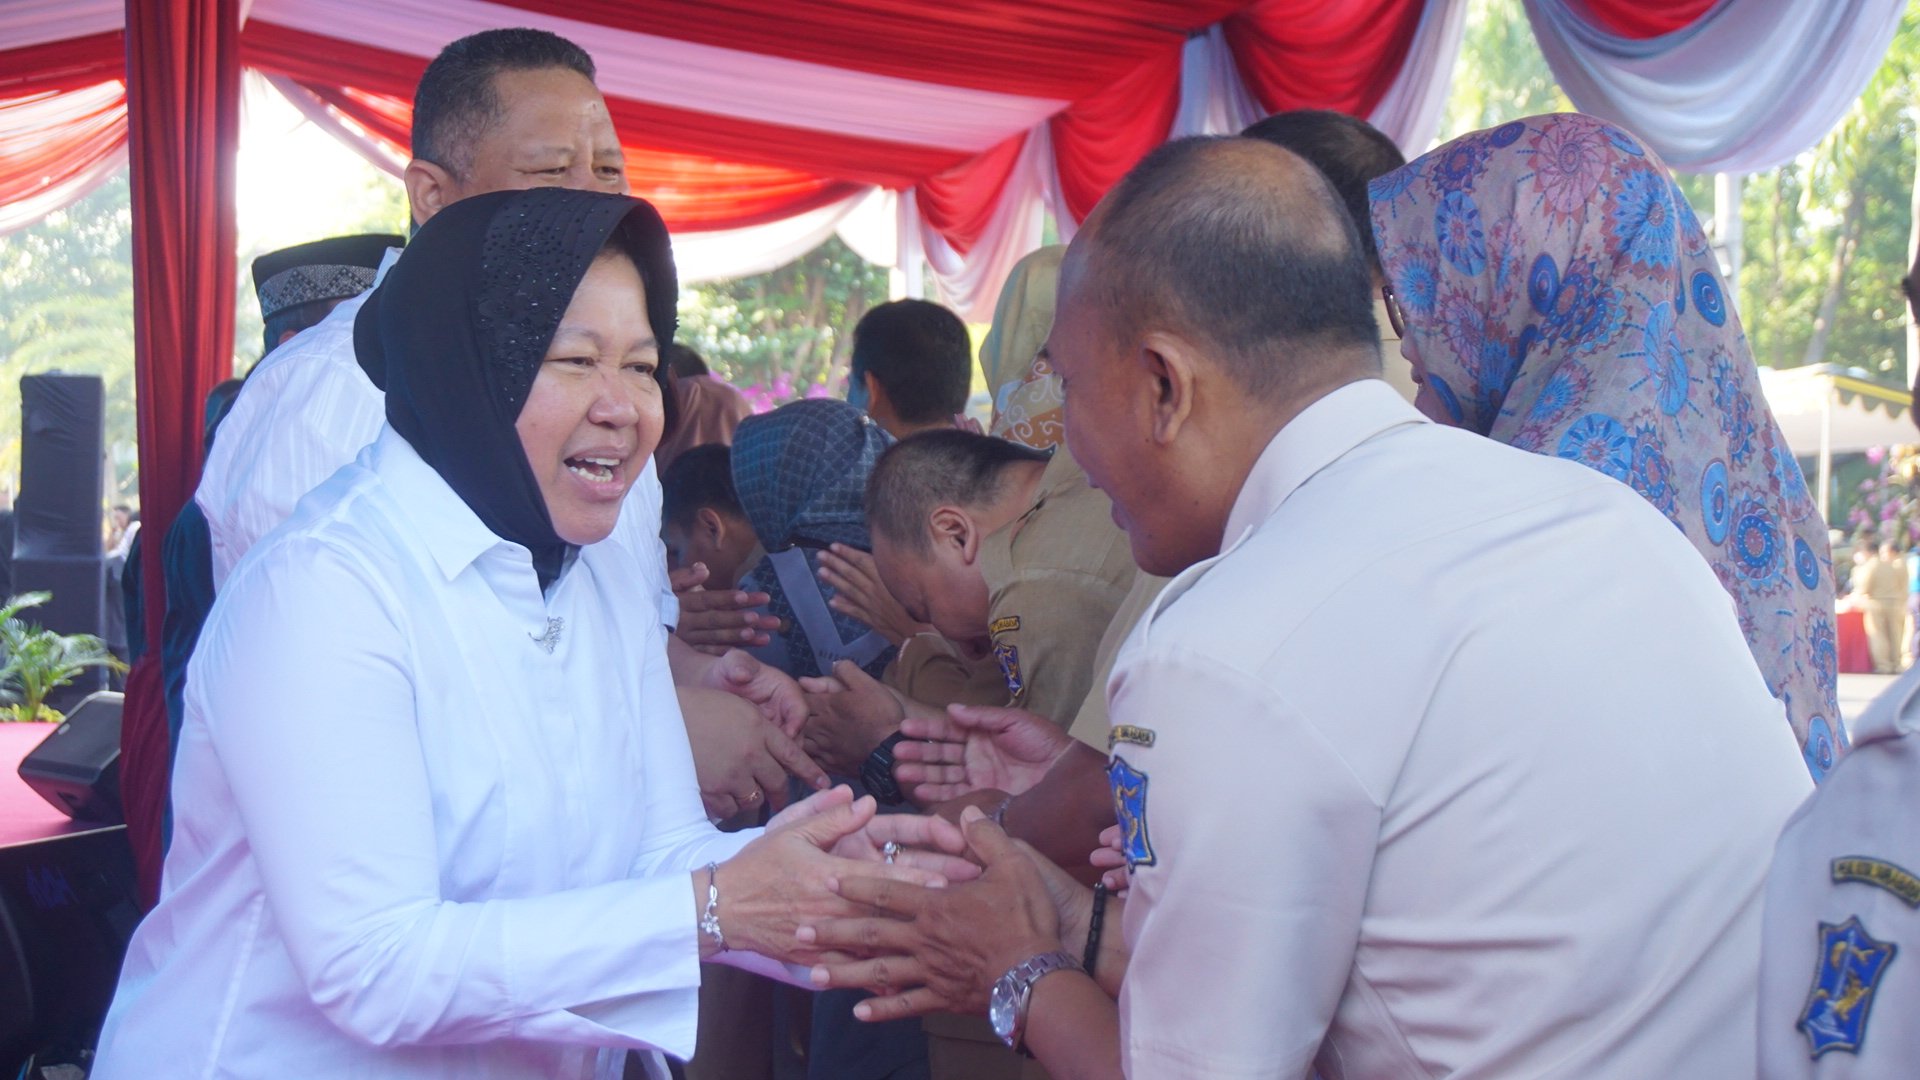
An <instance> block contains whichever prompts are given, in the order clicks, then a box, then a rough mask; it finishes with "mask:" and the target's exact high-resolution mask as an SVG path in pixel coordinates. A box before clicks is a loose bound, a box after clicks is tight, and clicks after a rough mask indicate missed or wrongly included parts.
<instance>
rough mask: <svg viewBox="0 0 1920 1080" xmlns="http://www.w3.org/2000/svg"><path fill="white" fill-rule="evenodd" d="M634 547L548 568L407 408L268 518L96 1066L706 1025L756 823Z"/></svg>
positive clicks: (311, 1058) (216, 1063)
mask: <svg viewBox="0 0 1920 1080" xmlns="http://www.w3.org/2000/svg"><path fill="white" fill-rule="evenodd" d="M632 558H633V553H632V552H631V551H629V550H627V549H626V548H625V546H624V545H623V544H622V543H621V542H620V541H618V540H617V539H609V540H608V541H605V542H603V543H600V544H595V545H591V546H589V547H586V548H583V549H581V550H580V552H579V554H578V555H577V557H576V558H575V559H574V560H573V561H572V562H571V564H570V565H569V566H568V567H567V568H566V569H565V571H564V572H563V573H562V574H561V576H560V577H559V578H558V579H557V580H556V581H555V583H554V584H553V585H552V586H551V587H550V588H549V590H548V592H547V594H546V595H544V596H543V595H542V593H541V590H540V588H539V585H538V582H537V579H536V577H535V574H534V571H533V568H532V563H531V560H530V557H529V555H528V553H527V550H526V549H525V548H523V547H520V546H519V545H516V544H511V543H508V542H506V541H504V540H501V539H500V538H499V537H497V536H495V535H494V534H493V533H492V532H490V531H489V530H488V529H487V528H486V526H485V525H483V524H482V523H481V521H480V519H479V518H478V517H477V516H476V515H475V514H474V513H473V511H472V510H471V509H469V508H468V507H467V505H466V504H465V503H464V502H463V501H462V500H461V499H460V497H459V496H458V495H457V494H455V493H454V491H453V490H452V489H451V488H449V487H448V486H447V485H446V483H445V482H444V481H443V480H441V478H440V477H439V475H438V474H437V473H435V472H434V471H433V470H432V469H431V468H430V467H429V466H428V465H427V464H426V463H425V462H424V461H422V460H421V459H420V457H419V455H418V454H416V453H415V452H414V450H413V448H412V447H411V446H410V445H408V444H407V442H406V440H404V439H403V438H401V437H400V436H399V435H397V434H395V433H394V432H393V431H392V430H391V429H385V430H383V431H382V433H381V435H380V437H379V439H378V441H377V442H375V443H374V444H373V445H372V446H370V447H368V448H367V449H366V451H365V452H364V453H363V454H362V455H361V456H360V458H359V459H358V460H357V461H356V462H354V463H353V464H352V465H350V466H349V467H347V468H345V469H342V470H340V471H339V472H338V473H337V474H336V475H335V476H333V477H332V478H331V479H330V480H328V481H327V482H326V483H325V484H324V485H322V486H321V487H320V488H319V489H318V490H316V491H315V492H314V493H313V494H312V495H310V496H309V497H308V498H307V499H306V500H304V501H303V502H302V503H301V505H300V508H299V509H298V511H297V512H296V514H295V516H294V517H293V518H292V519H290V520H289V521H288V522H287V524H286V525H285V526H283V527H282V528H281V529H279V530H278V531H277V532H275V533H274V534H273V535H272V536H270V537H269V538H268V539H267V540H265V541H263V542H262V543H260V544H259V545H257V546H255V548H254V549H253V550H252V551H251V552H249V553H248V555H247V556H246V557H245V558H244V559H242V560H241V562H240V565H239V566H238V567H236V568H235V570H234V573H233V575H232V576H231V578H229V580H228V582H227V586H226V587H225V588H223V589H222V590H221V591H220V594H219V599H218V601H217V603H216V604H215V605H214V608H213V612H212V614H211V616H210V617H209V619H208V621H207V627H206V630H205V632H204V633H203V634H202V635H201V638H200V645H199V648H198V649H197V650H196V651H195V653H194V657H193V662H192V669H191V677H190V678H189V679H188V682H187V696H186V723H185V727H184V729H183V730H182V732H181V737H180V748H179V754H178V757H177V759H176V763H175V766H174V790H175V792H176V793H177V794H176V798H175V801H174V827H173V844H172V848H171V849H170V850H169V851H168V853H167V861H166V867H165V873H164V879H163V882H162V886H161V894H162V895H161V899H160V903H159V906H158V907H157V908H155V909H154V911H153V912H152V913H151V914H149V915H148V916H147V918H146V919H145V921H144V922H142V923H141V924H140V927H139V929H138V931H137V932H136V933H135V935H134V938H133V942H132V945H131V947H130V948H129V950H128V953H127V959H126V963H125V966H124V968H123V970H122V972H121V976H120V986H119V991H118V993H117V994H116V996H115V999H114V1003H113V1007H112V1010H111V1014H110V1015H109V1017H108V1020H107V1025H106V1030H105V1032H104V1035H103V1039H102V1046H103V1053H102V1058H101V1060H100V1064H99V1067H98V1068H97V1069H96V1071H95V1074H94V1075H95V1076H97V1077H99V1078H101V1080H119V1078H132V1080H144V1078H147V1077H154V1076H161V1075H168V1076H196V1077H199V1076H206V1077H215V1076H218V1077H282V1076H314V1077H322V1076H326V1077H346V1076H379V1077H409V1078H415V1077H418V1078H443V1077H444V1078H454V1077H460V1078H473V1077H516V1078H518V1077H525V1078H529V1080H531V1078H535V1077H538V1078H540V1080H551V1078H554V1077H578V1076H582V1075H590V1074H591V1072H592V1069H593V1068H594V1064H595V1056H596V1055H595V1050H594V1048H595V1047H649V1046H651V1047H659V1048H662V1049H665V1050H667V1051H669V1052H671V1053H674V1054H677V1055H679V1056H682V1057H685V1056H688V1055H690V1054H691V1053H692V1050H693V1043H694V1027H695V1012H696V1008H697V1004H696V1002H697V990H698V987H699V984H700V965H699V961H698V940H697V933H698V931H697V929H696V915H697V912H696V910H695V906H694V899H693V892H692V889H691V888H690V879H689V874H690V873H691V872H692V871H694V870H695V869H696V868H698V867H702V866H704V865H706V863H707V862H708V861H710V860H714V861H719V860H725V859H726V858H727V857H728V856H730V855H731V854H733V853H734V852H735V851H737V850H738V849H739V848H740V847H742V846H743V845H744V844H745V843H746V842H747V841H748V840H750V839H752V838H753V837H754V836H755V835H757V831H753V832H744V833H735V834H732V835H723V834H721V833H719V832H717V831H715V830H714V828H713V827H712V826H711V825H710V824H709V823H708V821H707V818H706V815H705V813H704V811H703V809H702V806H701V802H700V794H699V791H698V790H697V786H696V783H695V779H694V771H693V760H692V756H691V753H690V751H689V750H688V746H687V737H686V732H685V730H684V728H683V725H682V721H681V717H680V711H679V708H678V705H677V702H676V700H675V697H674V690H673V685H672V682H671V681H670V678H669V675H668V672H667V664H666V654H665V650H664V630H663V629H662V627H661V625H660V624H659V622H658V621H657V620H656V619H653V618H652V617H651V610H652V609H651V607H650V605H648V604H647V603H646V602H645V599H644V595H643V594H640V593H639V592H638V589H639V588H640V586H638V585H637V584H636V583H635V582H634V580H633V576H632V572H631V560H632ZM636 657H637V658H640V659H641V660H642V662H641V663H635V662H634V658H636ZM724 911H725V908H724V900H723V906H722V912H723V918H724ZM729 955H734V954H729ZM737 959H739V960H744V961H746V962H751V961H752V959H757V958H745V957H737ZM613 1056H614V1055H607V1057H608V1059H611V1058H612V1057H613ZM656 1064H657V1060H656ZM614 1075H617V1072H616V1073H615V1074H614ZM657 1075H662V1076H664V1073H658V1074H657Z"/></svg>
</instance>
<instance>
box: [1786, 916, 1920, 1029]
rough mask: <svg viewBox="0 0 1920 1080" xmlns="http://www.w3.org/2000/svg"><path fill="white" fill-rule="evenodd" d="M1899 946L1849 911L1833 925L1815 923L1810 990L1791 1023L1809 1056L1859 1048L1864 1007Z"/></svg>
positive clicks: (1869, 1004) (1870, 1001)
mask: <svg viewBox="0 0 1920 1080" xmlns="http://www.w3.org/2000/svg"><path fill="white" fill-rule="evenodd" d="M1898 951H1899V946H1897V945H1895V944H1894V943H1893V942H1891V941H1876V940H1875V939H1874V938H1873V936H1872V935H1870V934H1868V933H1867V931H1866V928H1865V927H1863V926H1861V925H1860V917H1859V916H1858V915H1855V916H1853V917H1852V918H1850V919H1848V920H1847V921H1846V922H1843V923H1841V924H1840V925H1838V926H1835V925H1834V924H1832V923H1829V922H1823V923H1821V924H1820V957H1819V960H1818V962H1817V963H1816V964H1815V965H1814V969H1813V991H1812V992H1811V993H1810V994H1808V995H1807V1007H1806V1008H1804V1009H1802V1010H1800V1022H1799V1023H1798V1024H1796V1025H1794V1026H1795V1027H1798V1028H1799V1029H1800V1031H1801V1032H1802V1033H1803V1034H1805V1035H1806V1037H1807V1042H1808V1043H1809V1044H1810V1045H1811V1046H1812V1047H1813V1056H1814V1057H1816V1058H1817V1057H1819V1056H1820V1055H1821V1054H1824V1053H1826V1052H1827V1051H1829V1050H1845V1051H1846V1052H1847V1053H1849V1054H1854V1053H1859V1051H1860V1044H1861V1043H1862V1042H1864V1041H1865V1040H1866V1037H1867V1013H1868V1012H1869V1011H1870V1010H1871V1009H1872V1008H1873V995H1874V991H1876V990H1878V989H1879V987H1880V977H1881V976H1882V975H1885V974H1886V973H1887V965H1888V964H1890V963H1892V962H1893V957H1894V954H1895V953H1896V952H1898Z"/></svg>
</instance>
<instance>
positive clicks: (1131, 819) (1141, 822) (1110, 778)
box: [1107, 757, 1153, 867]
mask: <svg viewBox="0 0 1920 1080" xmlns="http://www.w3.org/2000/svg"><path fill="white" fill-rule="evenodd" d="M1107 783H1108V784H1109V785H1111V786H1112V788H1113V813H1114V816H1115V817H1117V818H1119V819H1120V854H1122V855H1125V856H1126V857H1127V865H1128V866H1129V867H1137V866H1152V865H1153V841H1152V840H1151V839H1150V838H1149V837H1148V836H1147V774H1146V773H1143V772H1141V771H1140V770H1139V769H1136V768H1134V767H1133V766H1131V765H1129V764H1127V759H1126V758H1123V757H1115V758H1114V759H1113V760H1112V761H1110V762H1108V763H1107Z"/></svg>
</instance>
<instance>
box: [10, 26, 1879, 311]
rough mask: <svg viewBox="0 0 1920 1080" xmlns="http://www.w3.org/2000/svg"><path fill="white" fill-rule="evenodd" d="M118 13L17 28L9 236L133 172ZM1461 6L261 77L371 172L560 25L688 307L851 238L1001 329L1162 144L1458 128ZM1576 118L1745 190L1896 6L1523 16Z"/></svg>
mask: <svg viewBox="0 0 1920 1080" xmlns="http://www.w3.org/2000/svg"><path fill="white" fill-rule="evenodd" d="M123 2H124V0H12V2H10V3H9V4H7V5H6V6H5V7H4V9H0V230H5V229H9V228H16V227H19V226H20V225H23V224H26V223H29V222H31V221H34V220H37V219H38V218H39V217H40V216H43V215H44V214H45V213H46V212H48V211H49V210H51V209H53V208H55V207H57V206H60V205H64V204H65V203H66V202H68V201H71V200H72V199H73V198H77V197H78V196H79V195H80V194H82V193H84V192H85V191H86V190H88V189H89V188H90V187H91V186H92V185H93V184H95V183H98V182H99V181H100V180H101V179H102V178H104V177H105V176H106V175H109V174H110V173H111V172H112V171H113V170H114V169H115V168H117V167H118V165H119V163H120V162H121V161H122V160H123V159H124V131H125V125H124V114H125V101H124V95H123V93H122V91H121V86H122V83H121V79H122V77H123V75H124V63H125V61H124V57H125V45H124V34H123V28H124V25H125V14H124V6H123ZM1465 6H1466V5H1465V0H1257V2H1255V0H1192V2H1182V0H1057V2H1054V3H1047V4H1034V3H1028V2H1025V0H972V2H968V3H957V4H951V5H939V6H930V5H922V4H914V3H909V2H906V0H822V2H819V3H809V4H805V5H794V4H789V3H786V2H784V0H721V2H716V3H709V4H699V5H689V4H684V3H677V2H673V0H639V2H619V0H500V2H483V0H465V2H441V0H378V2H376V0H253V3H252V4H251V6H250V8H249V10H248V12H247V21H246V25H245V27H244V28H243V30H242V33H241V37H240V41H241V57H242V62H243V63H244V64H245V65H246V66H247V67H249V68H251V69H254V70H257V71H260V72H262V73H264V74H266V75H267V76H269V77H270V78H271V80H272V82H273V84H274V85H275V86H276V87H277V88H279V89H280V91H281V92H282V93H285V94H286V95H288V96H289V97H290V98H292V99H293V100H294V101H295V103H296V104H297V105H299V106H300V107H301V108H302V109H304V110H306V111H307V113H308V115H310V116H312V117H314V118H315V119H316V120H317V121H319V122H321V123H322V124H324V125H325V126H326V127H327V128H328V129H329V130H331V131H333V132H334V133H335V134H337V135H339V136H340V137H342V138H343V139H345V140H346V141H348V142H349V143H350V144H351V145H353V146H355V147H356V148H357V149H359V150H360V152H361V153H363V154H365V155H366V156H367V157H368V158H369V159H370V160H373V161H375V162H376V163H378V164H380V165H382V166H383V167H385V168H388V169H397V168H398V166H399V165H400V164H401V163H403V162H404V160H405V157H406V142H407V126H408V121H409V112H410V110H409V108H408V101H409V98H410V97H411V94H412V89H413V84H414V82H415V81H416V80H417V79H418V77H419V73H420V71H421V70H422V68H424V66H425V64H426V61H427V59H428V58H429V57H431V56H432V55H433V53H434V52H435V51H437V50H438V48H439V47H440V46H441V45H443V44H445V43H446V42H447V41H449V40H452V39H453V38H455V37H458V36H460V35H462V34H465V33H468V32H471V31H473V30H478V29H483V28H486V27H492V26H507V25H532V26H542V27H546V28H549V29H552V30H555V31H557V32H559V33H561V34H564V35H566V36H568V37H570V38H572V39H574V40H575V41H578V42H579V43H581V44H582V45H584V46H585V47H586V48H587V49H588V50H589V51H590V52H592V53H593V54H594V56H595V59H596V60H597V62H598V64H599V66H600V71H601V79H600V81H601V84H602V87H603V88H604V89H605V91H606V92H607V95H608V100H609V104H610V106H611V107H612V110H613V114H614V119H615V123H616V126H617V127H618V128H619V129H620V131H621V132H622V134H623V136H624V137H625V138H626V139H627V140H628V143H629V145H628V161H629V171H630V173H631V174H632V176H631V179H632V182H633V186H634V190H635V191H636V192H638V193H641V194H644V195H645V196H646V197H648V198H649V199H651V200H652V201H654V202H655V203H656V204H657V205H659V206H660V207H661V209H662V212H663V213H664V214H665V215H666V217H667V219H668V221H669V222H670V224H671V225H672V226H673V228H674V230H675V232H676V235H677V237H679V238H682V239H681V240H680V242H679V243H678V245H677V246H679V247H680V248H681V249H682V257H683V261H684V262H686V263H687V267H686V270H687V275H686V276H687V278H688V280H699V279H701V278H707V277H718V276H728V275H734V274H741V273H751V272H754V271H756V270H762V269H767V268H770V267H771V266H773V265H778V263H779V261H781V260H783V259H785V258H790V257H792V256H793V255H795V254H798V253H799V252H801V251H804V250H806V248H807V247H809V246H811V244H812V243H815V242H818V241H819V240H821V239H824V238H825V237H826V236H827V235H828V234H829V233H831V232H833V231H836V230H838V231H840V232H841V233H842V235H844V236H846V238H847V239H848V240H849V241H850V242H852V243H854V244H855V246H856V248H857V249H859V250H860V251H861V252H862V254H863V255H866V256H868V257H869V258H872V259H874V261H877V262H881V263H883V264H887V265H900V266H904V267H908V268H910V269H917V268H918V267H919V266H920V265H921V261H922V260H923V259H924V260H925V263H926V265H927V266H929V267H930V268H931V269H932V271H933V274H934V277H935V281H936V283H937V284H938V286H939V287H940V290H941V292H942V294H943V295H944V296H945V297H946V298H947V299H948V300H949V301H950V302H952V303H954V304H955V305H956V306H957V307H960V308H961V309H962V310H964V311H966V312H967V313H968V314H969V315H971V316H973V317H976V318H981V317H984V314H985V312H986V311H987V310H988V309H989V308H990V307H991V304H992V299H993V295H992V294H993V292H994V290H995V289H996V288H997V286H998V284H999V282H1000V280H1001V279H1002V278H1003V277H1004V273H1005V270H1006V269H1007V268H1008V267H1009V266H1011V264H1012V263H1013V261H1015V260H1016V259H1018V258H1019V257H1020V255H1022V254H1024V253H1025V252H1026V251H1027V250H1030V249H1031V248H1032V247H1033V246H1034V245H1035V244H1037V243H1038V241H1039V236H1040V231H1041V228H1042V224H1043V215H1047V214H1051V215H1052V216H1053V218H1054V220H1055V221H1056V222H1057V223H1058V225H1059V227H1060V231H1061V232H1062V233H1063V234H1067V235H1070V234H1071V232H1072V230H1073V226H1074V224H1075V223H1077V222H1078V221H1079V220H1080V218H1082V217H1083V216H1084V215H1085V214H1086V212H1087V211H1088V210H1089V209H1091V207H1092V205H1093V203H1094V202H1096V201H1097V200H1098V199H1099V197H1100V195H1101V194H1103V193H1104V192H1105V190H1106V189H1107V187H1108V186H1109V185H1111V184H1112V183H1113V181H1114V180H1116V179H1117V178H1118V177H1119V176H1120V175H1121V174H1122V173H1124V172H1125V171H1126V169H1127V168H1128V167H1130V166H1131V165H1132V164H1133V162H1134V161H1136V160H1138V159H1139V157H1140V156H1141V155H1142V154H1144V153H1145V152H1146V151H1147V150H1148V149H1150V148H1152V147H1153V146H1155V145H1158V144H1159V143H1160V142H1161V141H1163V140H1164V139H1166V138H1167V137H1169V136H1170V135H1180V134H1190V133H1195V132H1218V131H1231V130H1236V129H1237V128H1238V127H1240V126H1241V125H1242V124H1243V122H1245V121H1247V120H1249V119H1251V118H1255V117H1257V116H1259V115H1264V114H1265V113H1268V112H1273V111H1276V110H1279V109H1285V108H1300V107H1319V108H1335V109H1341V110H1344V111H1347V112H1350V113H1354V114H1357V115H1363V116H1367V117H1369V118H1370V119H1371V120H1373V122H1374V123H1376V124H1377V125H1379V126H1380V127H1381V128H1382V129H1383V130H1385V131H1387V132H1388V133H1389V134H1391V135H1393V136H1394V137H1395V138H1396V139H1398V140H1399V141H1400V142H1401V144H1402V145H1403V146H1406V147H1408V148H1410V149H1419V148H1422V147H1424V146H1425V145H1426V144H1427V143H1428V142H1429V141H1430V140H1431V138H1432V136H1433V134H1434V131H1435V129H1436V126H1437V123H1438V117H1439V111H1440V107H1441V105H1442V104H1443V102H1444V100H1445V94H1446V90H1447V86H1448V82H1449V76H1450V74H1451V68H1452V61H1453V57H1454V55H1455V54H1456V52H1457V50H1458V45H1459V37H1460V31H1461V27H1462V23H1463V19H1464V15H1465ZM1526 6H1527V11H1528V15H1529V17H1530V18H1531V20H1532V22H1533V25H1534V28H1535V32H1536V34H1537V35H1538V37H1539V39H1540V41H1541V46H1542V49H1543V50H1544V51H1545V52H1546V55H1547V57H1548V60H1549V62H1550V63H1551V64H1552V65H1553V68H1554V71H1555V73H1556V75H1557V76H1558V77H1559V78H1560V79H1561V81H1562V83H1563V85H1564V86H1565V87H1566V89H1567V92H1568V95H1569V96H1570V97H1571V98H1572V100H1573V101H1574V103H1575V104H1576V105H1577V106H1579V107H1580V108H1582V109H1584V110H1586V111H1590V112H1595V113H1598V114H1600V115H1604V116H1607V117H1609V118H1611V119H1614V120H1617V121H1619V122H1621V123H1623V124H1625V125H1626V126H1628V127H1630V128H1632V129H1634V130H1635V131H1638V132H1640V133H1641V134H1642V135H1644V136H1645V137H1646V138H1647V139H1648V141H1649V142H1650V143H1652V144H1653V145H1654V146H1655V147H1656V148H1657V149H1659V150H1660V151H1661V152H1662V153H1663V155H1665V156H1666V157H1668V159H1669V160H1671V161H1672V162H1673V163H1674V164H1676V165H1678V166H1680V167H1683V168H1690V169H1696V170H1704V169H1718V170H1736V171H1737V170H1752V169H1759V168H1766V167H1769V166H1771V165H1775V164H1779V163H1780V162H1782V161H1784V160H1786V159H1788V158H1790V157H1792V156H1793V155H1794V154H1796V153H1799V152H1800V151H1802V150H1804V149H1806V148H1807V147H1808V146H1810V145H1811V144H1812V143H1813V142H1815V141H1817V140H1818V139H1819V137H1820V136H1821V135H1823V134H1824V133H1825V132H1826V131H1827V130H1828V129H1829V128H1831V126H1832V125H1833V124H1834V123H1835V122H1837V120H1838V118H1839V116H1840V115H1841V114H1842V113H1843V112H1844V111H1845V108H1846V106H1847V104H1848V103H1849V102H1850V101H1851V100H1852V99H1853V97H1854V96H1856V95H1857V94H1858V92H1859V90H1860V88H1861V87H1862V86H1864V84H1865V82H1866V80H1867V78H1868V77H1870V75H1871V73H1872V70H1873V68H1874V67H1875V66H1876V65H1877V63H1878V60H1879V57H1880V55H1881V54H1882V53H1883V52H1884V50H1885V48H1886V45H1887V42H1888V41H1890V40H1891V35H1892V33H1893V29H1894V28H1895V26H1896V25H1897V23H1898V20H1899V14H1900V10H1901V7H1902V5H1901V3H1900V0H1526Z"/></svg>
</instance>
